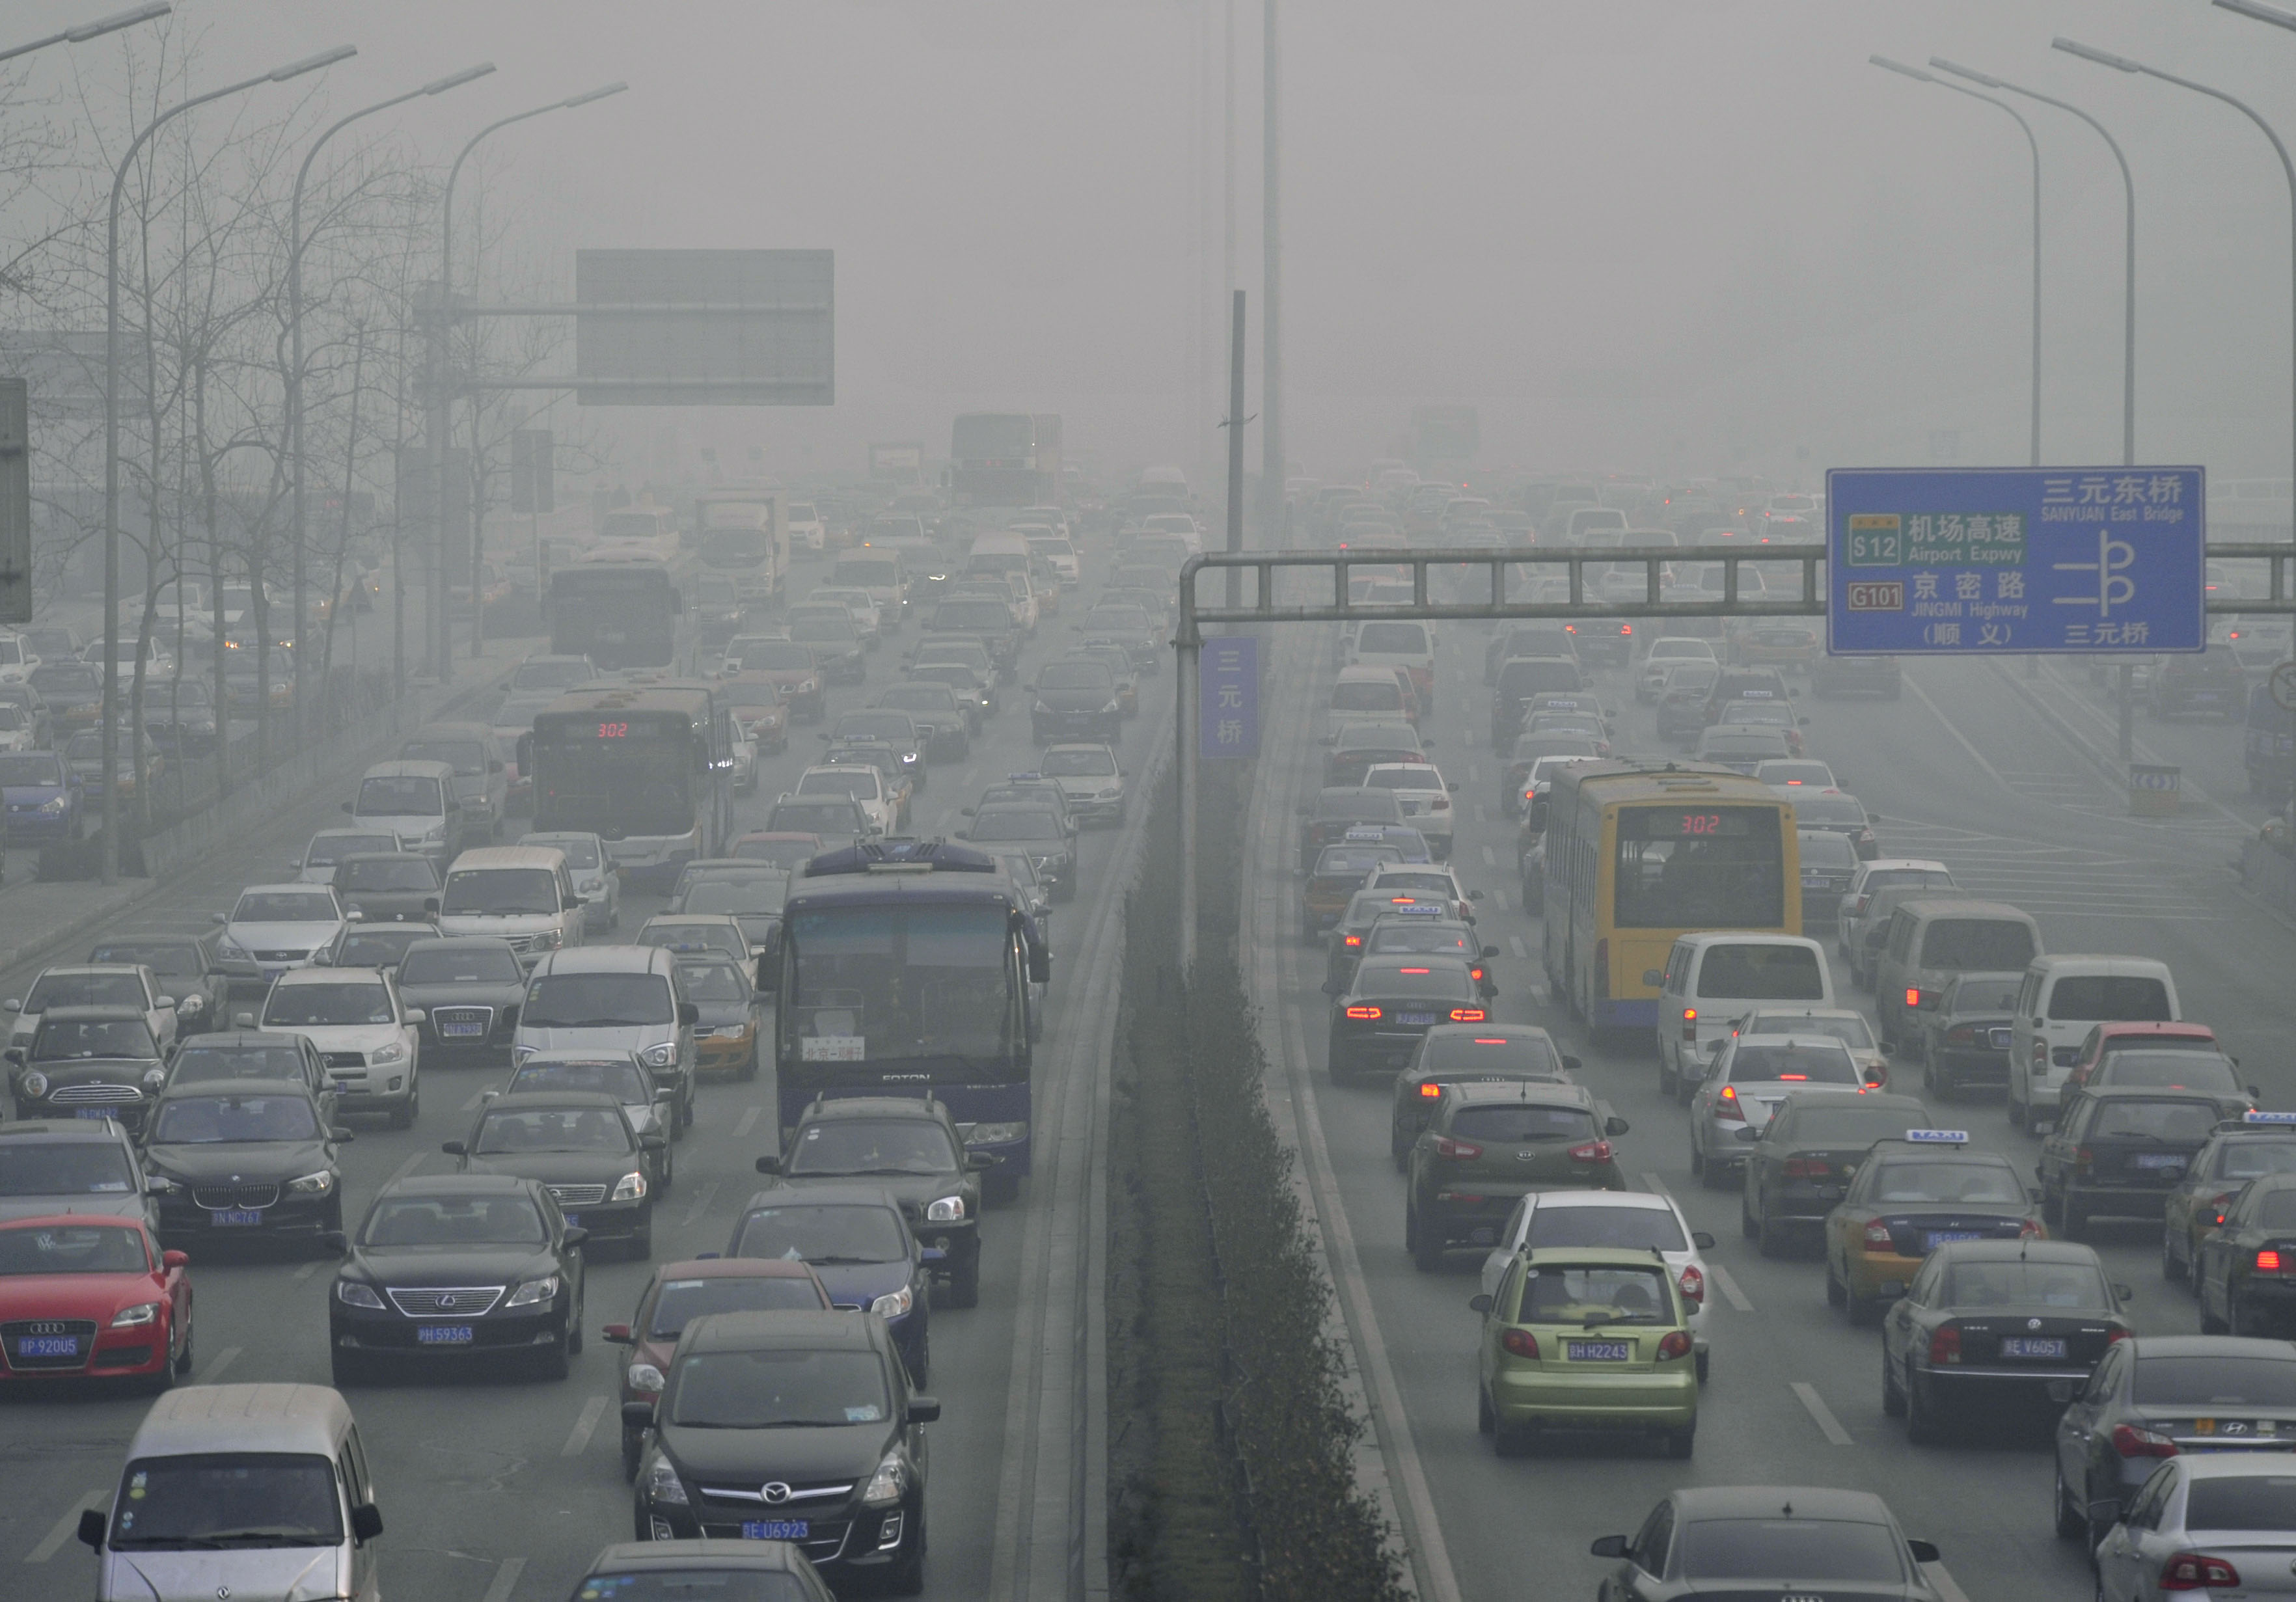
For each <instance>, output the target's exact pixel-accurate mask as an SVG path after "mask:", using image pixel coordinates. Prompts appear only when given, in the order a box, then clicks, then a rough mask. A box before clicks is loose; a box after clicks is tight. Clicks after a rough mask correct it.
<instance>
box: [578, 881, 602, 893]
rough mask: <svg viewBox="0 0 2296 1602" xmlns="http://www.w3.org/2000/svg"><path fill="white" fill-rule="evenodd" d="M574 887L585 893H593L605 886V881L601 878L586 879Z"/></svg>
mask: <svg viewBox="0 0 2296 1602" xmlns="http://www.w3.org/2000/svg"><path fill="white" fill-rule="evenodd" d="M605 887H606V881H605V880H604V879H584V880H583V881H582V882H581V883H580V884H578V885H577V886H575V888H576V889H577V890H579V891H580V892H581V893H582V894H583V895H597V894H598V893H599V892H600V891H602V890H603V889H604V888H605Z"/></svg>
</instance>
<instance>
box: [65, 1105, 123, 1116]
mask: <svg viewBox="0 0 2296 1602" xmlns="http://www.w3.org/2000/svg"><path fill="white" fill-rule="evenodd" d="M72 1116H73V1117H75V1118H116V1117H118V1116H119V1114H118V1113H117V1112H115V1111H113V1110H112V1109H111V1108H108V1107H76V1108H73V1109H72Z"/></svg>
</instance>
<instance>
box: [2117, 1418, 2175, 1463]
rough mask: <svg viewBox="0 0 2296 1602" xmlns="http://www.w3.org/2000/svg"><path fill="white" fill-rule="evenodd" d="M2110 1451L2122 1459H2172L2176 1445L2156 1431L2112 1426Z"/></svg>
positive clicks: (2119, 1425) (2129, 1426) (2126, 1425)
mask: <svg viewBox="0 0 2296 1602" xmlns="http://www.w3.org/2000/svg"><path fill="white" fill-rule="evenodd" d="M2112 1450H2113V1451H2117V1452H2119V1453H2120V1455H2121V1456H2122V1457H2124V1458H2173V1457H2175V1456H2176V1455H2177V1443H2175V1442H2174V1441H2172V1440H2170V1439H2169V1437H2168V1436H2167V1435H2164V1434H2161V1432H2160V1431H2159V1430H2157V1429H2139V1428H2137V1427H2136V1426H2135V1425H2133V1424H2116V1425H2114V1426H2112Z"/></svg>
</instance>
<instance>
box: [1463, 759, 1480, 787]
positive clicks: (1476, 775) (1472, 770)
mask: <svg viewBox="0 0 2296 1602" xmlns="http://www.w3.org/2000/svg"><path fill="white" fill-rule="evenodd" d="M1482 776H1483V771H1482V769H1480V768H1479V767H1477V766H1476V765H1475V764H1473V763H1472V762H1471V763H1469V764H1467V782H1468V783H1469V784H1473V783H1475V782H1477V781H1480V779H1481V778H1482Z"/></svg>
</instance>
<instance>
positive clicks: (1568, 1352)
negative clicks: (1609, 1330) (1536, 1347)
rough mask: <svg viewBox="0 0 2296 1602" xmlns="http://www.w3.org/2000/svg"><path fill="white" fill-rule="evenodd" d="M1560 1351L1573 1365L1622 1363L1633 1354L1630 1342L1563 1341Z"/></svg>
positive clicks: (1633, 1349)
mask: <svg viewBox="0 0 2296 1602" xmlns="http://www.w3.org/2000/svg"><path fill="white" fill-rule="evenodd" d="M1562 1350H1563V1353H1564V1355H1565V1356H1567V1357H1569V1358H1570V1361H1572V1362H1574V1363H1622V1362H1625V1361H1627V1360H1628V1358H1630V1357H1632V1356H1633V1355H1634V1354H1635V1347H1634V1343H1633V1342H1631V1341H1565V1342H1563V1343H1562Z"/></svg>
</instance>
